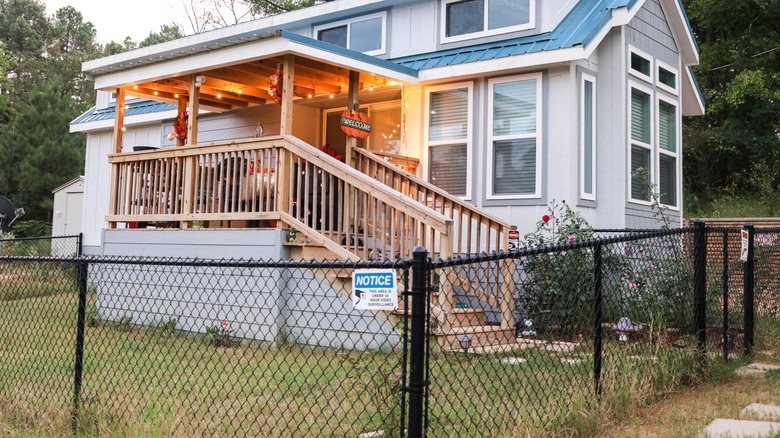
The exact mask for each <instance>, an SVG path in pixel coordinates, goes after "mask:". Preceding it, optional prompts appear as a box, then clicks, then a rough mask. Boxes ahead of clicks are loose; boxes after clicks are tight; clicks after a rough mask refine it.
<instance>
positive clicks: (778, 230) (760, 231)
mask: <svg viewBox="0 0 780 438" xmlns="http://www.w3.org/2000/svg"><path fill="white" fill-rule="evenodd" d="M753 230H754V232H755V233H756V234H770V233H780V227H774V228H754V229H753Z"/></svg>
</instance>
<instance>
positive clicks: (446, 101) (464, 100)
mask: <svg viewBox="0 0 780 438" xmlns="http://www.w3.org/2000/svg"><path fill="white" fill-rule="evenodd" d="M430 99H431V102H430V105H431V107H430V109H429V113H430V114H429V117H430V123H429V124H428V131H429V132H428V139H429V140H430V141H437V140H460V139H465V138H466V136H467V135H468V116H469V91H468V89H467V88H462V89H458V90H447V91H436V92H432V93H431V95H430Z"/></svg>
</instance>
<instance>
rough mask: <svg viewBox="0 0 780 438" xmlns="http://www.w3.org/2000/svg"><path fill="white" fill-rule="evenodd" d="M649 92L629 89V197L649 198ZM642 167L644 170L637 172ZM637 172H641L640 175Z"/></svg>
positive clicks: (645, 199)
mask: <svg viewBox="0 0 780 438" xmlns="http://www.w3.org/2000/svg"><path fill="white" fill-rule="evenodd" d="M650 120H651V108H650V94H648V93H645V92H643V91H640V90H638V89H636V88H632V89H631V175H632V177H631V198H632V199H635V200H641V201H649V200H650V192H649V190H648V182H649V181H652V180H653V176H652V175H653V173H652V172H653V169H652V167H651V160H650V156H651V155H650V153H651V150H652V143H651V133H650V123H651V122H650ZM639 169H644V172H637V171H638V170H639ZM638 173H642V174H641V175H640V174H638Z"/></svg>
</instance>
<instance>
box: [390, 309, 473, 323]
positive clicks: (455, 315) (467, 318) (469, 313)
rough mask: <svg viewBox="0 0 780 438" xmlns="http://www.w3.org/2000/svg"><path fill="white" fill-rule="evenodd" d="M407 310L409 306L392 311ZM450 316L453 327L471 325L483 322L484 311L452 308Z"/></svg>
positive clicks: (402, 312)
mask: <svg viewBox="0 0 780 438" xmlns="http://www.w3.org/2000/svg"><path fill="white" fill-rule="evenodd" d="M399 304H400V303H399ZM407 312H411V308H410V310H405V309H398V310H395V311H393V312H392V313H393V314H394V315H398V316H403V315H405V314H406V313H407ZM410 316H411V314H410ZM450 316H451V320H452V321H451V323H452V326H453V327H472V326H481V325H484V324H485V311H484V310H481V309H452V312H451V313H450Z"/></svg>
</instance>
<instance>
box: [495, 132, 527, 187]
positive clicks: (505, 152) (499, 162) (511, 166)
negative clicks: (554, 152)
mask: <svg viewBox="0 0 780 438" xmlns="http://www.w3.org/2000/svg"><path fill="white" fill-rule="evenodd" d="M535 191H536V139H533V138H525V139H521V140H509V141H497V142H495V143H494V144H493V193H494V194H496V195H502V194H516V193H525V194H533V193H534V192H535Z"/></svg>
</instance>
